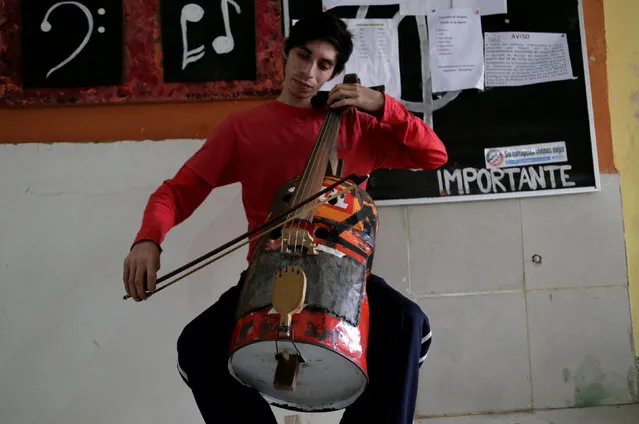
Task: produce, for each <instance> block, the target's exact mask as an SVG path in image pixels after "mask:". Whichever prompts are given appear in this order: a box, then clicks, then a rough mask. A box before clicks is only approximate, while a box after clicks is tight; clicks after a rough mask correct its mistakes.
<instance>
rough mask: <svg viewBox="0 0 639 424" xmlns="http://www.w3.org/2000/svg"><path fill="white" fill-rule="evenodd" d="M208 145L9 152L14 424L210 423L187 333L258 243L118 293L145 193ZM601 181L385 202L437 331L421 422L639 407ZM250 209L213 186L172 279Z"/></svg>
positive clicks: (382, 264) (402, 264) (0, 322)
mask: <svg viewBox="0 0 639 424" xmlns="http://www.w3.org/2000/svg"><path fill="white" fill-rule="evenodd" d="M200 144H201V141H199V140H172V141H168V142H120V143H101V144H55V145H38V144H25V145H3V146H0V199H2V200H1V204H0V421H1V422H2V423H7V424H31V423H34V424H35V423H38V424H39V423H44V422H46V423H48V424H58V423H59V424H86V423H91V424H102V423H104V424H114V423H125V424H129V423H136V424H142V423H154V424H161V423H167V424H168V423H175V422H192V423H196V422H202V421H201V418H200V416H199V413H198V411H197V408H196V406H195V403H194V402H193V400H192V397H191V394H190V392H189V391H188V390H187V388H186V387H185V386H184V384H183V383H182V381H181V380H180V378H179V376H178V374H177V373H176V370H175V342H176V338H177V336H178V335H179V333H180V331H181V329H182V327H183V326H184V325H185V324H186V323H187V322H188V321H189V320H190V319H192V318H193V317H194V316H196V315H197V314H198V313H199V312H200V311H202V310H203V309H205V308H206V307H208V306H209V305H210V304H211V303H212V302H213V301H215V300H216V299H217V297H218V296H219V295H220V294H221V293H222V292H223V291H224V290H226V289H227V288H228V287H229V286H231V285H232V284H235V282H236V280H237V275H238V273H239V271H240V270H241V269H243V268H244V266H245V260H244V257H245V253H246V251H245V250H244V249H242V250H241V251H238V252H236V253H235V254H234V255H232V257H227V258H225V259H223V260H221V261H220V262H217V263H216V264H213V265H211V266H210V267H208V268H207V269H204V270H201V271H199V272H198V273H196V274H195V275H193V276H191V277H190V278H189V279H188V280H186V281H182V282H180V283H178V284H177V285H175V286H173V287H171V288H168V289H166V290H165V291H163V292H161V293H159V294H158V295H157V296H156V297H155V298H152V299H151V300H150V301H148V302H146V303H141V304H136V303H134V302H132V301H123V300H122V299H121V297H122V295H123V294H124V289H123V285H122V261H123V259H124V257H125V256H126V254H127V252H128V249H129V246H130V243H131V241H132V239H133V237H134V236H135V233H136V231H137V229H138V226H139V223H140V219H141V216H142V215H141V214H142V211H143V208H144V206H145V203H146V200H147V197H148V195H149V194H150V193H151V192H152V191H153V190H154V189H155V188H156V187H157V186H158V184H159V183H160V182H161V181H162V180H163V179H165V178H168V177H170V176H172V175H173V174H174V173H175V171H176V170H177V169H178V167H179V166H180V165H181V164H182V163H183V162H184V160H186V159H187V158H188V157H189V156H190V155H191V154H192V153H193V152H194V151H195V150H196V149H197V147H199V145H200ZM603 181H604V185H605V187H604V190H603V191H602V192H601V193H595V194H587V195H574V196H569V197H553V198H536V199H526V200H521V201H520V200H517V199H514V200H502V201H494V202H477V203H459V204H442V205H424V206H413V207H409V208H404V207H392V208H391V207H388V208H382V209H381V229H380V245H379V247H378V249H377V253H376V265H375V268H376V269H375V271H376V272H378V273H380V274H381V275H383V276H384V277H385V278H386V279H387V281H388V282H389V283H390V284H392V285H394V286H395V287H396V288H397V289H398V290H400V291H402V292H403V293H405V294H406V295H408V296H410V297H411V298H413V299H415V300H416V301H417V302H418V303H419V304H420V305H421V306H422V307H423V308H424V310H425V311H426V312H427V313H428V314H429V316H430V318H431V320H432V325H433V331H434V336H433V350H432V352H431V355H430V356H429V358H428V360H427V363H426V365H425V367H424V368H423V371H422V380H421V381H422V388H421V390H420V396H419V402H418V412H419V413H420V414H424V415H439V414H453V413H455V414H457V413H461V414H463V413H471V412H478V411H486V410H512V409H522V408H528V407H531V406H532V405H533V404H534V406H537V407H562V406H572V405H580V404H588V403H596V404H602V403H604V404H605V403H624V402H630V401H631V400H632V399H633V397H634V399H636V396H637V383H636V369H635V363H634V352H633V351H632V340H631V337H632V332H631V322H630V312H629V305H628V293H627V278H626V265H625V250H624V237H623V226H622V221H621V205H620V198H619V186H618V178H617V177H616V176H603ZM240 208H241V202H240V197H239V190H238V187H237V186H232V187H228V188H224V189H220V190H216V191H215V192H214V193H213V196H211V197H210V198H209V199H208V200H207V201H206V203H205V204H204V205H203V206H202V207H201V208H200V209H199V210H198V211H197V212H196V213H195V214H194V215H193V216H192V217H191V219H189V220H188V221H187V222H185V223H184V224H182V225H180V226H179V227H177V228H175V229H174V230H173V231H172V232H171V233H170V234H169V236H168V237H167V240H166V242H165V244H164V249H165V250H164V254H163V257H162V269H161V271H160V275H161V274H163V273H165V272H167V271H169V270H172V269H174V268H175V267H177V266H180V265H182V264H184V263H186V262H187V261H189V260H191V259H194V258H195V257H197V256H199V255H201V254H203V253H206V252H208V251H209V250H211V249H213V248H214V247H217V246H218V245H220V244H221V243H223V242H225V241H228V240H230V239H231V238H233V237H234V236H236V235H238V234H239V233H241V232H244V231H245V221H244V217H243V215H242V214H240V213H239V210H240ZM396 253H401V254H400V255H399V256H397V257H395V258H394V257H393V256H392V254H396ZM536 253H537V254H540V255H541V256H542V257H543V263H542V265H541V266H539V267H537V266H534V265H533V264H532V261H531V256H532V255H533V254H536ZM211 336H212V337H214V334H212V335H211ZM277 413H278V417H280V419H281V420H282V421H283V418H282V417H283V416H284V415H286V414H288V413H286V412H284V411H277ZM339 415H340V414H339V413H335V414H331V415H327V416H324V415H320V416H317V415H315V416H313V417H312V418H311V417H309V416H305V417H304V419H305V420H307V422H312V423H313V424H320V423H322V424H329V423H336V422H337V420H338V418H339ZM311 419H312V421H309V420H311Z"/></svg>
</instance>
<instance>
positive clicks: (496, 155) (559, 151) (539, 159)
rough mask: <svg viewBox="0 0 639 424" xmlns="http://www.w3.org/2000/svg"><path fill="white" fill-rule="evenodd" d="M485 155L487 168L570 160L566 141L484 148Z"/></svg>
mask: <svg viewBox="0 0 639 424" xmlns="http://www.w3.org/2000/svg"><path fill="white" fill-rule="evenodd" d="M484 155H485V158H486V168H505V167H509V166H524V165H545V164H548V163H557V162H567V161H568V153H567V152H566V143H565V142H563V141H559V142H555V143H541V144H529V145H525V146H512V147H495V148H490V149H484Z"/></svg>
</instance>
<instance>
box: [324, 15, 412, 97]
mask: <svg viewBox="0 0 639 424" xmlns="http://www.w3.org/2000/svg"><path fill="white" fill-rule="evenodd" d="M342 20H343V21H344V22H345V23H346V25H347V26H348V29H349V31H351V32H352V33H353V53H352V54H351V57H350V59H349V60H348V62H346V66H345V69H344V71H342V72H341V73H340V74H339V75H336V76H335V77H334V78H333V79H332V80H330V81H328V82H326V83H325V84H324V85H323V86H322V88H321V90H322V91H330V90H331V89H332V88H333V87H334V86H335V85H337V84H341V83H342V81H344V75H345V74H350V73H356V74H357V76H358V77H359V79H360V80H361V83H362V85H364V86H367V87H372V86H376V85H384V86H385V87H384V91H385V92H386V93H388V94H389V95H390V96H393V97H395V98H400V97H401V94H402V91H401V90H402V88H401V78H400V73H399V38H398V36H397V24H395V23H394V22H393V20H392V19H342Z"/></svg>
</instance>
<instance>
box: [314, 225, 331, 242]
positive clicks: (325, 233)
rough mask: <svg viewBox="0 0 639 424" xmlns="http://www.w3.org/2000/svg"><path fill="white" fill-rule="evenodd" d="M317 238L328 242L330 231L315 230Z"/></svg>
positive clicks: (323, 229)
mask: <svg viewBox="0 0 639 424" xmlns="http://www.w3.org/2000/svg"><path fill="white" fill-rule="evenodd" d="M314 234H315V237H317V238H318V239H322V240H326V238H327V237H328V230H327V229H326V228H321V227H320V228H318V229H317V230H315V233H314Z"/></svg>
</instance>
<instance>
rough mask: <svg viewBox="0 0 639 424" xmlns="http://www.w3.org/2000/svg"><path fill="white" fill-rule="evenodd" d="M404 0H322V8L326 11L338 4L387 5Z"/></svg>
mask: <svg viewBox="0 0 639 424" xmlns="http://www.w3.org/2000/svg"><path fill="white" fill-rule="evenodd" d="M403 1H405V0H322V9H323V10H324V11H327V10H329V9H332V8H334V7H338V6H387V5H393V4H400V3H401V2H403Z"/></svg>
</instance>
